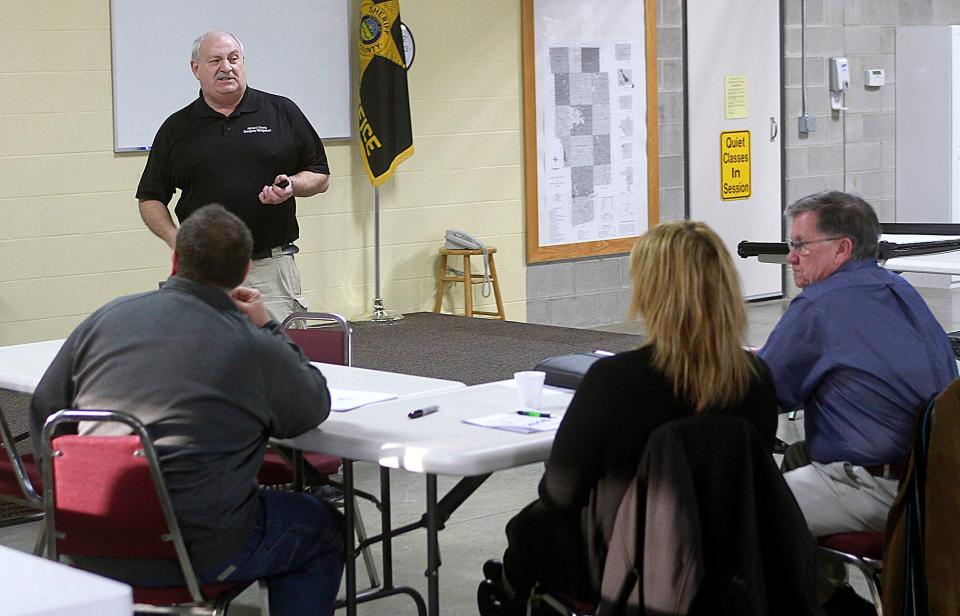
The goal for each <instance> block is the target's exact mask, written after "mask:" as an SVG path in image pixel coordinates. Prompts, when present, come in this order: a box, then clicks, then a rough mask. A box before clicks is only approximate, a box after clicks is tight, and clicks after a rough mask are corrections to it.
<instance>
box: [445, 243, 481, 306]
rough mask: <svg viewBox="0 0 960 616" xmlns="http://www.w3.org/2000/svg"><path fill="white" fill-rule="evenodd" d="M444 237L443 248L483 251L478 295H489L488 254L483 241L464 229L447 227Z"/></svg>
mask: <svg viewBox="0 0 960 616" xmlns="http://www.w3.org/2000/svg"><path fill="white" fill-rule="evenodd" d="M445 239H446V242H445V243H444V244H443V247H444V248H451V249H453V250H482V251H483V284H482V285H480V295H481V296H483V297H490V290H491V288H492V287H491V285H490V263H489V260H490V255H489V253H488V252H487V248H486V246H484V245H483V242H481V241H480V240H478V239H477V238H475V237H473V236H472V235H470V234H469V233H467V232H466V231H458V230H457V229H447V232H446V235H445Z"/></svg>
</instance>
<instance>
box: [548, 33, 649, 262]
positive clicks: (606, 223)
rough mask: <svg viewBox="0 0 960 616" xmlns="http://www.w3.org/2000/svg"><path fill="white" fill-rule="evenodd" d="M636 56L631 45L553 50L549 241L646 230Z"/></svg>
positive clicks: (641, 99)
mask: <svg viewBox="0 0 960 616" xmlns="http://www.w3.org/2000/svg"><path fill="white" fill-rule="evenodd" d="M633 60H634V58H633V50H632V46H631V44H630V43H613V44H607V45H597V46H552V47H550V48H549V63H548V64H549V72H550V74H549V76H548V77H547V79H546V80H545V84H546V90H547V96H546V97H545V98H546V100H544V101H543V103H544V104H542V106H541V109H543V115H542V122H543V131H542V133H541V134H542V135H543V141H544V142H545V143H542V144H540V154H541V156H542V159H541V165H540V167H541V168H540V183H539V184H540V200H539V208H540V221H539V225H540V244H541V245H543V246H547V245H554V244H568V243H575V242H584V241H594V240H602V239H614V238H619V237H631V236H635V235H638V234H639V233H642V232H643V231H644V230H645V228H646V221H645V220H643V221H641V220H639V216H640V213H641V212H643V213H645V212H646V207H645V203H646V178H645V176H641V177H640V178H638V177H637V174H636V173H635V172H634V168H635V164H636V162H635V161H637V160H638V158H639V160H640V161H641V162H642V161H643V152H642V151H641V150H639V148H642V147H644V146H645V142H646V136H645V135H644V134H637V129H638V127H639V129H640V130H641V131H643V130H644V124H643V121H642V116H639V115H638V113H640V111H639V110H640V108H641V105H642V104H643V103H644V92H643V86H642V85H641V86H640V87H639V88H638V87H637V84H635V83H634V81H633V74H634V71H633ZM644 167H645V165H641V168H644ZM638 179H639V182H638ZM544 209H546V210H547V212H546V214H547V215H546V216H544V213H545V212H544Z"/></svg>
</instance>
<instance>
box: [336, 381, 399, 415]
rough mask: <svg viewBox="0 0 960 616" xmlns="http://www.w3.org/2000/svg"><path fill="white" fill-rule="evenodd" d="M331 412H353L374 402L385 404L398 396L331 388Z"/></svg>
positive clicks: (378, 392)
mask: <svg viewBox="0 0 960 616" xmlns="http://www.w3.org/2000/svg"><path fill="white" fill-rule="evenodd" d="M330 397H331V398H332V400H331V410H333V411H337V412H343V411H352V410H353V409H355V408H359V407H361V406H364V405H366V404H373V403H374V402H385V401H387V400H393V399H394V398H396V397H397V394H389V393H383V392H380V391H360V390H356V389H337V388H335V387H331V388H330Z"/></svg>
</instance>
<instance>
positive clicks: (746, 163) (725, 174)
mask: <svg viewBox="0 0 960 616" xmlns="http://www.w3.org/2000/svg"><path fill="white" fill-rule="evenodd" d="M720 198H721V199H722V200H724V201H734V200H736V199H749V198H750V131H748V130H731V131H725V132H722V133H720Z"/></svg>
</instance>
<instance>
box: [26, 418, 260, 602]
mask: <svg viewBox="0 0 960 616" xmlns="http://www.w3.org/2000/svg"><path fill="white" fill-rule="evenodd" d="M81 421H83V422H110V423H119V424H122V426H124V427H125V429H124V430H123V432H124V433H125V434H124V435H123V436H80V435H76V434H65V435H60V436H56V430H57V427H58V426H61V425H63V424H68V423H72V424H76V423H78V422H81ZM131 431H132V432H133V434H132V435H129V434H128V433H129V432H131ZM42 444H43V452H44V457H45V459H46V460H49V461H50V463H49V464H45V465H44V467H43V476H44V505H45V509H46V522H47V528H48V533H47V557H48V558H50V559H51V560H59V559H60V557H61V556H67V557H69V558H71V559H72V560H73V561H74V562H75V563H78V564H79V566H81V568H84V569H91V570H93V571H94V572H95V573H101V574H102V573H104V571H103V570H100V571H97V570H96V568H95V567H92V566H88V563H103V562H109V563H111V565H112V568H113V570H116V569H117V566H118V565H120V566H124V567H129V568H130V569H131V570H133V569H136V568H141V569H142V568H145V567H149V568H150V570H151V571H157V572H159V571H162V572H164V574H163V575H164V577H167V576H168V575H171V574H172V575H175V576H176V577H177V578H178V579H181V580H182V583H181V584H179V585H171V586H162V587H146V586H138V585H133V600H134V603H135V604H136V605H135V606H134V609H135V611H136V612H137V613H141V612H149V613H164V614H207V615H210V616H221V615H223V614H225V613H226V609H227V606H228V605H229V603H230V601H231V599H233V598H234V597H235V596H236V595H237V594H239V593H240V592H241V591H242V590H243V589H244V588H245V587H246V586H248V584H246V583H218V584H204V585H202V586H201V584H200V583H199V581H198V579H197V576H196V571H195V569H194V567H193V564H192V562H191V560H190V555H189V554H188V552H187V548H186V544H185V543H184V540H183V535H182V534H181V532H180V527H179V524H178V523H177V518H176V514H175V513H174V511H173V505H172V503H171V501H170V495H169V493H168V492H167V488H166V483H165V481H164V479H163V475H162V474H161V471H160V463H159V460H158V458H157V453H156V450H155V449H154V447H153V443H152V442H151V440H150V436H149V435H148V434H147V431H146V428H145V427H144V425H143V424H142V423H140V422H139V421H138V420H137V419H136V418H134V417H133V416H131V415H128V414H126V413H121V412H118V411H71V410H66V411H60V412H58V413H55V414H54V415H52V416H51V417H50V418H49V419H48V420H47V423H46V424H45V426H44V429H43V443H42ZM138 561H139V562H138ZM114 577H122V576H114ZM123 581H126V580H123ZM128 583H129V582H128Z"/></svg>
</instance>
